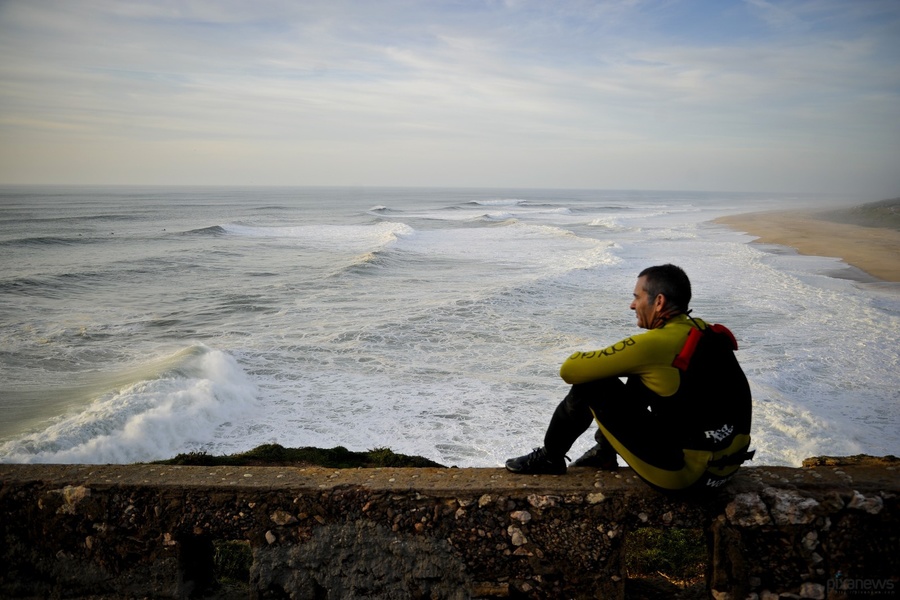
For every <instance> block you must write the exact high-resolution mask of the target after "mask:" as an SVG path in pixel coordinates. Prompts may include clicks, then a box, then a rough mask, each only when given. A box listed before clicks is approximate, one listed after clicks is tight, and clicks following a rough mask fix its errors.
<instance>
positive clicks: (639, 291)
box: [631, 276, 665, 329]
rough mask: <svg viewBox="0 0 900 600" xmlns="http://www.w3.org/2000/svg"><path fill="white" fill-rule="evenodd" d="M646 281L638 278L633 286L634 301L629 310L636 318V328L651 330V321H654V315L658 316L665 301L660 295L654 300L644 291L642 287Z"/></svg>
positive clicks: (645, 278)
mask: <svg viewBox="0 0 900 600" xmlns="http://www.w3.org/2000/svg"><path fill="white" fill-rule="evenodd" d="M646 280H647V277H646V276H644V277H639V278H638V280H637V284H636V285H635V286H634V301H632V303H631V310H633V311H634V314H635V315H636V316H637V324H638V327H640V328H642V329H651V328H652V327H653V321H654V320H656V315H658V314H659V311H661V310H662V308H663V305H664V304H665V300H664V297H663V296H662V295H659V296H657V297H656V298H651V297H650V295H649V294H648V293H647V290H645V289H644V285H645V284H646V283H647V281H646Z"/></svg>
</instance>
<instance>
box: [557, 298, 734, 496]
mask: <svg viewBox="0 0 900 600" xmlns="http://www.w3.org/2000/svg"><path fill="white" fill-rule="evenodd" d="M695 329H696V330H699V331H697V332H696V333H694V334H693V335H691V331H692V330H695ZM701 332H705V333H704V334H703V335H701ZM724 332H727V329H725V328H724V327H722V326H720V325H713V326H708V325H707V324H706V323H705V322H703V321H701V320H700V319H692V318H690V317H689V316H688V315H685V314H681V315H677V316H675V317H673V318H671V319H670V320H668V321H667V322H666V323H665V324H664V325H663V326H662V327H659V328H657V329H651V330H649V331H647V332H646V333H642V334H639V335H635V336H632V337H628V338H625V339H624V340H621V341H619V342H617V343H615V344H613V345H612V346H609V347H608V348H604V349H602V350H595V351H591V352H576V353H575V354H573V355H572V356H570V357H569V358H568V359H567V360H566V361H565V362H564V363H563V365H562V368H561V369H560V376H561V377H562V378H563V379H564V380H565V381H566V382H567V383H570V384H572V391H571V392H570V393H569V396H567V397H566V400H564V401H563V403H562V404H561V405H560V407H559V408H558V409H557V413H555V414H554V419H553V420H551V426H550V427H549V428H548V432H547V438H546V440H545V445H547V447H548V449H551V450H554V449H555V450H556V451H559V450H561V449H563V448H564V449H565V450H567V449H568V447H571V444H572V443H574V441H575V438H577V436H578V435H580V432H578V430H579V429H580V430H581V432H583V431H584V429H585V428H586V427H587V425H585V419H586V418H587V419H589V418H590V416H592V417H593V419H594V420H596V422H597V424H598V425H599V427H600V430H601V432H602V433H603V437H605V438H606V440H607V441H608V443H609V444H610V445H611V446H612V447H613V448H614V449H615V451H616V452H617V453H618V454H619V455H620V456H622V458H623V459H624V460H625V461H626V462H627V463H628V465H629V466H631V467H632V468H633V469H634V471H635V472H636V473H637V474H638V475H639V476H640V477H642V478H643V479H644V480H646V481H647V482H648V483H650V484H652V485H653V486H655V487H658V488H661V489H663V490H685V489H688V488H696V487H717V486H718V485H720V484H721V483H724V482H725V481H726V480H727V479H728V478H729V477H730V476H731V475H732V474H734V472H735V471H736V470H737V468H738V466H739V465H740V462H742V460H746V459H747V458H749V456H752V455H750V454H748V453H747V448H748V446H749V443H750V435H749V434H750V413H751V400H750V388H749V385H748V384H747V379H746V377H745V376H744V373H743V371H742V370H741V368H740V366H739V365H738V363H737V360H736V359H735V358H734V354H733V349H736V345H735V346H733V347H732V342H733V339H734V338H733V336H731V333H730V332H727V335H725V334H724ZM689 336H690V337H691V338H692V341H691V343H690V344H688V346H689V347H690V350H688V349H686V342H687V341H688V338H689ZM694 338H696V339H694ZM701 338H702V339H703V341H702V342H700V345H698V346H696V350H697V351H696V353H695V354H694V356H693V358H692V359H691V361H690V363H689V364H688V363H687V362H686V361H684V360H683V362H679V361H676V358H678V357H679V355H680V354H681V355H682V357H681V358H682V359H685V358H688V356H687V355H688V354H690V353H691V352H693V351H694V349H695V346H694V344H695V342H696V341H697V340H699V339H701ZM683 350H685V352H682V351H683ZM673 363H674V364H673ZM676 365H679V366H680V367H681V368H679V366H676ZM620 378H627V383H623V382H622V381H621V380H620ZM586 409H589V412H588V411H587V410H586ZM554 421H556V423H554ZM588 424H589V421H588ZM582 427H583V428H582ZM576 432H577V433H576ZM573 436H574V437H573ZM565 450H563V452H564V451H565Z"/></svg>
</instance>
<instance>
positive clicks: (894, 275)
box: [713, 210, 900, 283]
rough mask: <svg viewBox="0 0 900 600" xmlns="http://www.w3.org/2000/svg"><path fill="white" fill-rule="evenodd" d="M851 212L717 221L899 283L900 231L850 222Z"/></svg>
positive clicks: (741, 216)
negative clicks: (838, 260)
mask: <svg viewBox="0 0 900 600" xmlns="http://www.w3.org/2000/svg"><path fill="white" fill-rule="evenodd" d="M851 220H852V218H851V214H850V213H849V212H836V211H798V210H785V211H767V212H757V213H745V214H737V215H729V216H725V217H719V218H718V219H715V220H714V221H713V222H714V223H717V224H720V225H725V226H727V227H730V228H731V229H734V230H736V231H741V232H744V233H746V234H747V235H751V236H754V237H756V239H755V240H753V243H759V244H776V245H779V246H787V247H789V248H793V249H794V250H796V251H797V252H799V253H800V254H804V255H807V256H826V257H836V258H839V259H841V260H842V261H843V262H844V263H846V264H847V265H849V266H850V267H856V268H857V269H859V270H860V271H863V272H864V273H866V274H868V275H870V276H872V277H874V278H876V279H878V280H880V281H883V282H890V283H900V260H898V257H900V231H898V230H897V229H894V228H892V227H891V225H890V224H889V223H888V224H887V225H886V226H863V225H858V224H855V223H852V222H850V221H851Z"/></svg>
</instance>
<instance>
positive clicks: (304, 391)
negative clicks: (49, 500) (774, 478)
mask: <svg viewBox="0 0 900 600" xmlns="http://www.w3.org/2000/svg"><path fill="white" fill-rule="evenodd" d="M190 193H193V194H202V193H203V192H198V191H191V192H190ZM279 193H282V194H283V195H282V196H279ZM166 194H171V196H167V195H166ZM498 196H499V197H498ZM233 198H234V200H233V202H232V203H231V204H227V203H226V204H223V205H221V206H220V205H219V204H217V203H216V202H218V201H219V200H218V197H216V202H212V201H207V202H199V203H197V204H196V205H195V206H194V207H193V208H191V209H190V210H184V211H182V210H181V207H182V206H183V204H184V203H183V197H182V195H180V194H176V193H173V192H166V193H163V192H160V197H159V198H157V200H156V206H158V207H159V208H158V213H157V214H156V216H155V217H153V216H152V212H150V210H151V209H148V212H147V213H146V214H142V216H141V219H142V220H139V221H135V222H134V223H132V222H130V221H128V220H127V219H128V218H127V217H122V219H120V221H121V220H124V222H120V223H119V224H121V225H123V227H122V229H123V230H124V229H126V228H130V229H132V230H137V229H139V228H140V227H144V230H143V232H142V233H141V235H134V236H127V235H117V236H116V237H115V238H114V239H112V240H110V239H109V238H110V237H111V236H110V235H109V232H108V231H104V232H102V234H101V233H98V234H92V233H91V232H92V231H93V229H91V228H94V227H96V223H97V222H98V219H97V217H98V216H102V214H103V212H104V211H106V210H107V208H108V210H110V211H113V212H114V209H116V207H118V206H120V205H121V201H120V200H121V199H119V198H117V197H115V196H111V199H110V200H109V207H106V206H105V205H104V204H103V203H102V202H100V203H97V202H94V201H93V199H92V200H91V202H85V203H84V204H83V205H80V204H79V203H78V202H76V201H72V200H71V199H70V198H68V197H66V198H64V199H63V200H59V199H55V200H54V199H49V200H47V201H46V203H45V205H41V204H40V203H37V204H34V203H28V204H23V206H25V207H26V208H27V209H28V210H33V211H34V212H35V214H36V215H37V216H42V215H44V214H45V213H46V214H52V215H55V216H59V217H60V219H61V220H59V221H55V222H54V223H51V224H47V223H45V222H44V221H42V220H40V219H33V220H31V221H29V222H28V223H30V224H29V225H28V226H27V230H26V231H19V232H14V233H15V234H16V235H17V236H19V237H28V236H30V237H38V238H39V237H42V236H57V235H61V234H60V233H59V232H56V231H55V229H57V228H58V227H59V226H60V223H63V224H64V225H65V227H67V228H71V229H72V231H76V232H82V231H83V232H85V234H86V237H90V239H91V242H92V243H84V244H78V245H74V246H71V247H65V249H64V251H61V250H60V249H59V245H57V244H51V245H41V246H38V247H35V246H34V245H27V246H16V245H13V246H10V247H7V248H4V251H5V252H8V254H9V256H8V257H5V258H8V260H9V262H10V264H16V265H18V266H17V267H16V270H15V271H11V273H10V274H8V276H7V278H6V280H4V281H3V282H2V284H3V285H2V287H0V294H2V296H0V300H4V301H6V302H5V303H4V302H0V340H2V342H3V347H4V350H5V353H0V386H2V387H0V411H2V410H4V409H6V410H7V411H8V412H6V413H2V414H15V415H17V416H16V418H17V419H18V418H21V419H22V423H23V424H22V426H21V428H20V429H18V430H16V429H15V428H8V429H5V430H4V436H5V437H4V438H3V440H2V441H3V445H2V446H0V460H3V461H7V462H8V461H44V462H47V461H60V462H82V461H86V462H106V461H112V462H127V461H132V460H150V459H154V458H162V457H167V456H171V455H173V454H176V453H178V452H186V451H191V450H206V451H210V452H217V453H233V452H241V451H245V450H248V449H250V448H252V447H254V446H256V445H259V444H262V443H268V442H275V443H280V444H283V445H286V446H306V445H316V446H328V447H330V446H335V445H343V446H346V447H348V448H351V449H355V450H362V449H367V448H373V447H379V446H388V447H391V448H393V449H394V450H396V451H399V452H405V453H409V454H420V455H425V456H428V457H430V458H432V459H434V460H437V461H439V462H442V463H444V464H448V465H449V464H456V465H459V466H494V465H499V464H502V462H503V460H504V459H505V458H507V457H509V456H513V455H517V454H520V453H522V452H524V451H527V450H529V449H530V448H532V447H533V446H535V445H538V444H540V442H541V439H542V438H543V433H544V429H545V427H546V424H547V421H548V419H549V417H550V415H551V414H552V412H553V409H554V407H555V406H556V404H557V403H558V402H559V400H561V398H562V397H563V396H564V395H565V393H566V386H565V384H564V383H563V382H562V381H561V380H560V379H559V377H558V368H559V364H560V363H561V362H562V361H563V360H564V359H565V358H566V357H567V356H568V355H569V354H571V352H572V351H574V350H579V349H589V348H596V347H601V346H606V345H608V344H609V343H611V342H613V341H615V340H617V339H620V338H622V337H625V336H627V335H630V334H632V333H635V332H637V331H638V329H637V327H636V325H635V322H634V316H633V314H632V312H631V311H630V310H629V309H628V306H629V303H630V301H631V290H632V288H633V286H634V279H635V276H636V274H637V273H638V272H639V271H640V270H641V269H642V268H644V267H646V266H648V265H649V264H659V263H661V262H674V263H676V264H679V265H681V266H683V267H684V268H685V269H686V270H687V271H688V274H689V275H690V276H691V279H692V282H693V284H694V301H693V302H692V307H693V308H694V314H695V315H697V316H699V317H701V318H705V319H708V320H711V321H713V322H721V323H724V324H726V325H728V326H729V327H730V328H731V329H732V330H733V331H734V332H735V334H736V335H737V336H738V340H739V342H740V344H741V349H740V351H739V353H738V357H739V359H740V361H741V364H742V365H743V366H744V368H745V370H746V372H747V374H748V377H749V379H750V381H751V386H752V389H753V393H754V401H755V411H756V412H755V425H754V431H753V437H754V446H755V447H756V448H757V449H758V451H759V452H758V454H757V463H759V464H798V463H799V461H800V460H801V459H802V458H804V457H805V456H808V455H812V454H835V453H855V452H869V453H873V454H886V453H893V454H898V453H900V433H898V431H900V395H898V389H900V386H898V385H897V376H896V373H897V372H900V364H898V357H897V353H896V348H897V347H900V320H898V319H900V298H898V295H897V290H896V286H894V287H890V286H878V287H874V286H871V285H868V284H866V285H863V284H859V283H857V282H854V281H850V280H848V279H841V278H836V277H834V274H835V272H839V271H840V270H841V269H843V268H844V265H843V264H842V263H840V262H839V261H837V260H836V259H833V258H817V257H804V256H799V255H796V254H794V253H791V252H789V251H786V250H784V249H780V250H779V249H776V248H773V247H767V246H759V245H755V244H753V245H751V244H750V243H749V242H750V241H751V240H752V238H751V237H750V236H746V235H743V234H740V233H735V232H732V231H730V230H728V229H726V228H724V227H719V226H715V225H711V224H709V223H706V221H708V220H709V219H712V218H714V217H716V216H720V215H721V214H724V213H727V212H729V211H731V212H735V211H737V210H752V209H756V208H768V207H771V206H772V203H773V202H774V200H773V199H771V198H757V199H753V198H750V199H748V197H747V196H745V195H735V196H720V195H703V194H685V195H684V196H683V197H681V198H675V197H674V196H671V195H667V194H665V193H640V192H628V193H624V194H619V193H614V192H596V193H594V192H577V193H576V192H568V191H566V192H559V193H554V192H544V191H534V192H528V191H522V192H521V193H519V192H518V191H515V192H510V193H509V194H508V195H506V194H498V193H497V192H496V191H477V190H474V191H465V192H460V191H446V192H441V191H431V190H428V191H421V192H420V191H414V192H411V191H407V190H379V191H371V192H369V191H367V192H366V194H364V195H363V194H356V193H349V192H346V191H340V190H335V191H328V190H322V189H315V190H306V191H303V190H300V191H296V190H293V191H292V190H288V191H285V192H275V191H268V192H265V193H263V194H261V195H260V197H258V198H257V196H256V195H250V194H244V195H241V194H235V195H234V196H233ZM748 202H750V205H748ZM753 202H755V204H754V203H753ZM196 206H203V207H204V208H202V209H198V208H196ZM386 207H390V209H386ZM729 207H730V208H729ZM737 207H742V208H737ZM20 210H25V209H20ZM2 211H3V207H2V205H0V220H2V214H3V212H2ZM97 213H100V214H99V215H98V214H97ZM485 215H491V217H492V218H485ZM80 219H82V220H80ZM100 222H105V221H102V220H101V221H100ZM145 222H146V224H144V223H145ZM209 223H226V225H222V226H221V227H209ZM126 226H127V227H126ZM42 228H43V229H42ZM166 228H167V229H168V230H169V231H187V232H191V235H179V236H169V235H160V234H159V232H160V231H161V230H163V229H166ZM91 235H93V236H94V237H91ZM154 236H156V237H154ZM776 250H777V251H776ZM61 257H62V258H64V259H65V262H64V266H63V267H60V266H59V265H60V262H59V259H60V258H61ZM97 265H102V268H98V266H97ZM6 307H14V310H12V309H10V308H6ZM173 340H175V343H178V344H179V345H181V346H183V347H188V348H192V350H185V351H182V352H179V353H176V354H174V355H173V354H172V353H171V351H169V352H167V353H164V352H163V351H162V350H161V349H162V348H169V349H171V347H172V343H173ZM198 341H200V342H203V343H205V344H208V345H209V346H210V347H215V348H217V350H210V349H209V348H206V347H205V346H203V345H198V343H197V342H198ZM154 356H161V357H162V358H160V359H152V360H151V359H148V358H147V357H154ZM134 365H138V367H135V366H134ZM69 380H71V382H72V383H71V385H67V381H69ZM98 381H99V382H100V384H102V385H98ZM48 389H50V390H52V392H53V393H52V394H49V395H44V394H42V393H41V390H48ZM50 396H52V398H53V402H52V403H50V402H47V404H46V405H42V406H41V407H40V410H37V409H35V410H33V411H31V412H29V411H30V410H31V409H29V407H28V401H29V400H31V399H34V398H36V399H38V400H36V402H41V401H45V400H46V398H48V397H50ZM19 415H21V416H19ZM54 415H55V416H54ZM48 417H52V418H50V419H49V420H48ZM7 431H9V432H10V433H7ZM590 443H591V438H590V435H585V436H583V439H582V440H580V441H579V442H578V444H579V445H578V446H576V447H575V448H573V450H572V451H571V453H570V455H573V454H577V453H578V452H580V451H581V449H583V448H584V447H585V446H586V445H588V444H590Z"/></svg>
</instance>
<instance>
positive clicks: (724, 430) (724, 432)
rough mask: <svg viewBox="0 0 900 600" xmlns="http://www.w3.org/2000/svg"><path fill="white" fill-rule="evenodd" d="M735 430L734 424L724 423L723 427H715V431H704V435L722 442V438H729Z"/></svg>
mask: <svg viewBox="0 0 900 600" xmlns="http://www.w3.org/2000/svg"><path fill="white" fill-rule="evenodd" d="M733 431H734V426H733V425H728V424H727V423H726V424H725V425H722V426H721V427H719V428H718V429H715V430H713V431H704V432H703V435H705V436H706V439H710V438H712V439H714V440H715V441H717V442H721V441H722V440H724V439H725V438H727V437H728V436H729V435H731V432H733Z"/></svg>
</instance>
